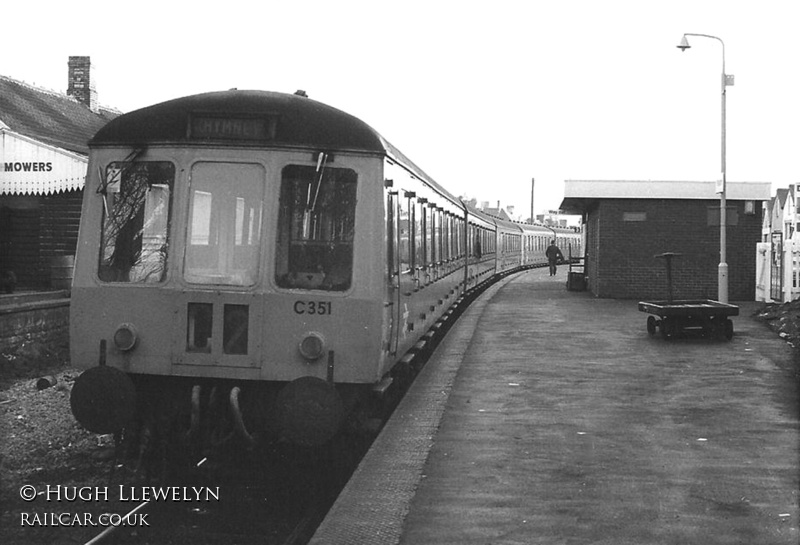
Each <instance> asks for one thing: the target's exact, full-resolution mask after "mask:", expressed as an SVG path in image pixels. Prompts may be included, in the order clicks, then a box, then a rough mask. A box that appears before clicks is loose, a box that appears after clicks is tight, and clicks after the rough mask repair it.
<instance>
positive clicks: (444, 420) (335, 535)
mask: <svg viewBox="0 0 800 545" xmlns="http://www.w3.org/2000/svg"><path fill="white" fill-rule="evenodd" d="M566 274H567V273H566V270H565V268H564V267H560V268H559V273H558V275H557V276H556V277H549V276H548V273H547V271H546V270H545V269H538V270H532V271H527V272H523V273H517V274H514V275H511V276H509V277H507V278H505V279H503V280H501V281H500V282H498V283H497V284H495V285H494V286H492V287H491V288H489V289H488V290H487V291H486V292H485V293H484V294H483V295H482V296H481V297H479V298H478V299H477V300H476V301H475V302H474V303H473V304H472V305H471V306H470V308H469V309H467V311H466V312H465V313H464V314H463V315H462V316H461V318H460V319H459V320H458V322H457V323H456V324H455V325H454V326H453V328H452V329H451V331H450V332H449V333H448V335H447V337H446V338H445V339H444V340H443V341H442V343H441V344H440V345H439V346H438V347H437V349H436V351H435V352H434V354H433V355H432V356H431V358H430V359H429V361H428V363H427V365H426V366H425V368H424V369H423V370H422V372H421V373H420V375H419V377H418V378H417V380H416V381H415V383H414V384H413V386H412V387H411V389H410V390H409V392H408V394H407V395H406V396H405V398H404V399H403V400H402V402H401V403H400V405H399V406H398V408H397V410H396V411H395V413H394V414H393V416H392V418H391V419H390V420H389V421H388V422H387V423H386V425H385V426H384V428H383V430H382V432H381V434H380V435H379V436H378V438H377V439H376V440H375V443H374V444H373V446H372V448H371V449H370V451H369V453H368V454H367V456H366V457H365V458H364V460H363V461H362V462H361V464H360V465H359V467H358V469H357V470H356V472H355V474H354V475H353V478H352V479H351V480H350V482H349V483H348V484H347V486H346V487H345V489H344V490H343V491H342V493H341V494H340V496H339V498H338V499H337V501H336V503H335V504H334V506H333V507H332V509H331V510H330V511H329V513H328V516H327V518H326V519H325V520H324V521H323V523H322V524H321V525H320V526H319V528H318V529H317V532H316V534H315V536H314V537H313V538H312V540H311V543H312V544H314V545H321V544H324V545H332V544H348V545H353V544H397V543H400V544H473V543H474V544H482V545H483V544H490V543H491V544H548V545H551V544H583V543H592V544H608V545H611V544H613V545H625V544H636V545H646V544H658V545H663V544H681V545H685V544H694V543H696V544H703V545H714V544H723V543H724V544H731V543H742V544H757V543H769V544H784V543H785V544H792V545H796V544H797V543H799V542H800V531H798V526H800V521H799V520H798V500H799V499H800V498H798V490H800V456H799V455H798V448H799V446H800V421H799V420H800V417H799V414H798V406H797V404H798V382H797V376H796V374H795V367H794V365H795V363H794V360H793V357H794V354H793V350H792V348H791V347H790V346H789V345H787V344H786V343H785V342H784V341H783V340H782V339H780V338H779V337H778V336H777V335H776V334H774V333H773V332H771V331H770V330H769V329H768V328H767V327H766V326H765V325H763V324H762V323H760V322H757V321H755V320H753V319H752V318H751V317H750V316H751V315H752V313H753V311H754V310H755V309H756V308H757V304H756V303H736V304H738V305H739V306H740V315H739V316H737V317H734V318H733V322H734V330H735V334H734V337H733V339H732V340H731V341H730V342H728V341H724V340H716V339H707V338H678V339H673V340H665V339H663V338H661V336H660V335H656V336H650V335H648V333H647V330H646V318H647V315H646V314H645V313H642V312H639V311H638V308H637V301H634V300H609V299H596V298H594V297H593V296H592V295H591V294H589V293H586V292H571V291H567V290H566V289H565V282H566Z"/></svg>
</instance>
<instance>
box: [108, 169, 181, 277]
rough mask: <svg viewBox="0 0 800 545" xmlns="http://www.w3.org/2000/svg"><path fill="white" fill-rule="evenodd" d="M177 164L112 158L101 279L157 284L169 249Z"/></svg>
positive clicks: (164, 270)
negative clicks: (121, 160)
mask: <svg viewBox="0 0 800 545" xmlns="http://www.w3.org/2000/svg"><path fill="white" fill-rule="evenodd" d="M174 180H175V166H174V165H173V164H172V163H169V162H165V161H151V162H114V163H111V164H110V165H108V167H107V168H106V172H105V179H104V180H103V181H102V182H101V185H100V188H99V189H98V193H100V194H101V195H102V197H103V222H102V232H101V236H100V264H99V267H98V277H99V278H100V280H102V281H104V282H140V283H151V282H161V281H163V280H164V279H165V277H166V272H167V249H168V247H169V245H168V240H167V237H168V234H169V220H170V210H171V204H172V193H173V183H174Z"/></svg>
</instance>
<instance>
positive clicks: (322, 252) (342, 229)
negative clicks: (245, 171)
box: [275, 165, 357, 291]
mask: <svg viewBox="0 0 800 545" xmlns="http://www.w3.org/2000/svg"><path fill="white" fill-rule="evenodd" d="M356 181H357V175H356V173H355V171H353V170H351V169H345V168H331V167H325V166H322V168H319V167H318V168H314V167H311V166H302V165H289V166H287V167H285V168H284V169H283V173H282V180H281V196H280V212H279V217H278V240H277V250H276V265H275V281H276V283H277V284H278V286H280V287H282V288H295V289H316V290H327V291H344V290H347V289H349V288H350V284H351V282H352V272H353V234H354V226H355V214H356Z"/></svg>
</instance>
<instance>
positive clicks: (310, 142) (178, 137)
mask: <svg viewBox="0 0 800 545" xmlns="http://www.w3.org/2000/svg"><path fill="white" fill-rule="evenodd" d="M156 143H158V144H164V143H170V144H180V145H197V144H209V143H215V144H228V145H231V144H233V145H252V146H268V147H286V148H305V149H308V148H311V149H315V150H320V151H326V152H334V151H351V152H352V151H355V152H366V153H375V154H380V155H384V156H388V157H389V158H391V159H393V160H394V161H396V162H399V163H401V164H403V165H405V166H406V167H407V168H408V169H409V170H410V171H412V172H413V173H414V174H415V175H416V176H418V177H419V178H421V179H423V180H425V181H426V182H428V183H429V184H431V185H432V186H434V187H435V188H436V189H438V190H439V191H442V192H444V193H448V192H447V191H446V190H445V189H444V188H443V187H442V186H441V185H439V184H438V183H437V182H435V181H434V180H433V179H432V178H431V177H430V176H428V175H427V174H426V173H425V172H424V171H423V170H422V169H421V168H419V167H418V166H417V165H415V164H414V163H413V162H412V161H411V160H410V159H408V157H406V156H405V155H404V154H403V153H402V152H401V151H400V150H398V149H397V148H396V147H394V146H393V145H392V144H391V143H389V141H387V140H386V139H385V138H383V137H382V136H381V135H380V134H379V133H378V132H377V131H376V130H375V129H373V128H372V127H370V126H369V125H368V124H366V123H364V122H363V121H361V120H360V119H358V118H357V117H355V116H353V115H350V114H348V113H346V112H343V111H341V110H339V109H337V108H334V107H332V106H328V105H327V104H323V103H321V102H317V101H315V100H312V99H310V98H308V97H306V96H305V95H301V94H287V93H276V92H272V91H257V90H248V91H245V90H242V91H240V90H237V89H231V90H229V91H217V92H211V93H202V94H199V95H191V96H187V97H182V98H176V99H173V100H169V101H166V102H161V103H159V104H155V105H153V106H148V107H146V108H141V109H139V110H134V111H132V112H129V113H127V114H124V115H121V116H119V117H117V118H116V119H114V120H112V121H110V122H109V123H107V124H106V125H105V126H104V127H103V128H101V129H100V130H99V131H97V133H96V134H95V136H94V138H92V140H91V141H90V142H89V145H90V147H100V146H114V145H125V146H133V147H137V148H142V147H147V146H148V145H151V144H156Z"/></svg>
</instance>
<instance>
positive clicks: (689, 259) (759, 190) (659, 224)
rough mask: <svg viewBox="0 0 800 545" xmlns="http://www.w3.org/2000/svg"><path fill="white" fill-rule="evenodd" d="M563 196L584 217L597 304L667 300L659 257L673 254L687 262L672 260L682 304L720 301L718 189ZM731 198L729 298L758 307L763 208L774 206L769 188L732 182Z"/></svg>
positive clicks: (583, 187)
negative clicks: (768, 204) (757, 272)
mask: <svg viewBox="0 0 800 545" xmlns="http://www.w3.org/2000/svg"><path fill="white" fill-rule="evenodd" d="M564 195H565V196H564V200H563V202H562V204H561V209H562V210H564V211H566V212H568V213H577V214H581V215H582V216H583V222H584V232H585V236H586V245H585V252H586V255H585V258H586V274H587V284H588V288H589V290H590V291H591V292H592V293H593V294H594V295H595V296H598V297H610V298H620V299H625V298H636V299H664V298H666V297H667V296H668V288H667V278H666V268H665V264H664V261H665V260H663V259H656V258H655V256H657V255H660V254H664V253H668V252H669V253H676V254H680V255H678V256H677V257H675V258H674V259H673V260H672V283H673V288H674V289H673V293H674V296H675V297H676V298H680V299H696V298H698V299H699V298H702V299H716V298H717V294H718V290H717V284H718V277H719V276H718V274H719V272H718V271H719V262H720V198H719V195H718V194H717V193H716V188H715V182H671V181H637V180H634V181H629V180H616V181H604V180H566V181H565V192H564ZM726 197H727V198H726V225H727V229H726V238H727V244H726V253H727V257H726V262H727V264H728V284H729V298H730V300H731V301H752V300H753V299H754V296H755V268H756V267H755V260H756V245H757V244H758V243H759V241H760V240H761V236H762V217H761V214H762V209H763V207H762V204H761V203H762V201H768V200H769V197H770V184H769V183H768V182H727V187H726ZM784 203H785V200H784ZM776 206H777V205H776Z"/></svg>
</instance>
